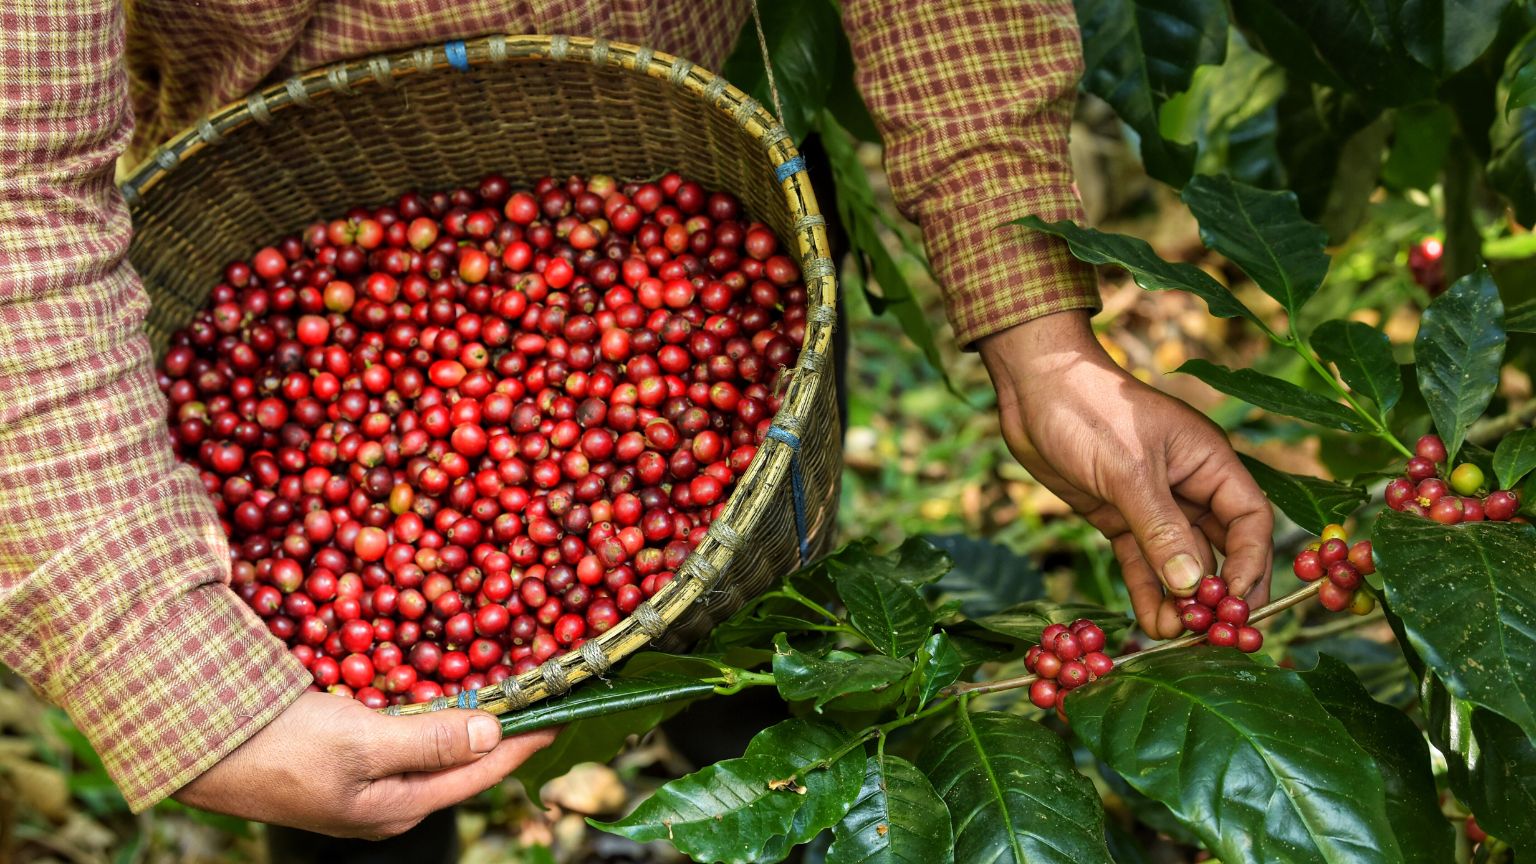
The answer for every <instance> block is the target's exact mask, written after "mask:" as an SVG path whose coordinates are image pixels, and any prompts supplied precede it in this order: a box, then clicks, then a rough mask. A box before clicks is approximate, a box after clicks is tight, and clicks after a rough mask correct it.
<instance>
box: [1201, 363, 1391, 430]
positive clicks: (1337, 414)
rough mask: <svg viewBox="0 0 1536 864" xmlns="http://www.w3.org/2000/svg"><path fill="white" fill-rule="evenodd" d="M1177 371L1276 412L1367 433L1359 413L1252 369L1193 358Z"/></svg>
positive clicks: (1335, 427)
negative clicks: (1220, 364)
mask: <svg viewBox="0 0 1536 864" xmlns="http://www.w3.org/2000/svg"><path fill="white" fill-rule="evenodd" d="M1175 371H1178V372H1182V373H1184V374H1186V375H1193V376H1195V377H1196V378H1199V379H1200V380H1201V381H1204V382H1205V383H1207V384H1209V385H1211V386H1212V387H1214V388H1216V389H1217V390H1220V391H1221V392H1223V393H1225V394H1227V395H1228V396H1233V397H1236V398H1238V399H1241V400H1243V401H1244V402H1247V403H1248V404H1249V405H1254V406H1256V407H1259V408H1263V409H1264V410H1266V411H1272V412H1274V413H1276V414H1284V415H1286V416H1288V417H1296V418H1299V419H1302V420H1308V421H1310V422H1313V423H1316V424H1317V425H1319V426H1327V427H1328V428H1330V429H1343V430H1345V431H1346V432H1363V431H1365V428H1366V427H1365V422H1364V421H1363V420H1361V419H1360V418H1359V417H1357V416H1355V412H1353V411H1351V410H1349V409H1348V408H1346V407H1344V406H1343V405H1340V404H1339V403H1337V402H1335V401H1333V400H1332V399H1329V398H1327V397H1326V396H1319V395H1317V394H1316V393H1313V392H1312V391H1310V390H1303V389H1302V388H1300V387H1298V386H1296V385H1295V384H1292V383H1291V382H1289V381H1283V380H1281V379H1279V378H1274V377H1271V376H1269V375H1265V374H1264V373H1262V372H1255V371H1254V370H1252V369H1228V368H1227V367H1225V366H1217V365H1216V364H1215V363H1212V362H1210V361H1208V360H1189V361H1186V362H1185V363H1184V365H1183V366H1180V367H1179V368H1178V369H1177V370H1175Z"/></svg>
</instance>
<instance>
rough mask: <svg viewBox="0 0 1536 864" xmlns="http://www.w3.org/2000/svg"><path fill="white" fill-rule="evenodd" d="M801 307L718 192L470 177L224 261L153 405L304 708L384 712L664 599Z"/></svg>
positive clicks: (760, 405) (689, 186) (800, 323)
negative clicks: (346, 706)
mask: <svg viewBox="0 0 1536 864" xmlns="http://www.w3.org/2000/svg"><path fill="white" fill-rule="evenodd" d="M805 312H806V289H805V287H804V285H803V284H802V283H801V281H800V273H799V270H798V268H797V267H796V265H795V263H794V261H792V260H791V259H790V258H789V257H788V256H786V255H785V254H783V253H781V251H780V250H779V248H778V240H777V239H776V238H775V236H774V234H773V233H772V231H770V230H769V229H768V228H767V227H765V226H764V225H762V224H760V223H757V222H752V221H750V220H748V219H747V217H746V216H745V215H744V214H743V212H742V208H741V205H740V203H739V202H738V201H737V200H736V199H735V198H733V197H731V196H729V195H726V194H722V193H709V192H706V191H705V190H704V189H703V188H701V187H700V185H699V184H698V183H696V182H693V181H690V180H686V179H684V178H683V177H680V176H678V175H677V174H668V175H666V176H664V177H662V178H661V179H659V180H658V181H656V182H643V183H620V182H617V181H616V180H614V179H613V178H611V177H604V176H593V177H590V178H586V179H583V178H579V177H572V178H570V179H568V180H564V181H558V180H555V179H553V178H547V177H546V178H544V179H542V180H539V181H538V182H537V183H536V184H535V185H534V186H533V187H532V189H524V190H517V189H514V188H513V186H512V184H511V183H510V182H509V181H508V180H507V179H506V178H503V177H500V176H490V177H486V178H485V179H484V180H482V181H481V182H480V183H479V185H478V187H476V188H461V189H456V190H453V191H451V192H435V193H426V194H417V193H410V194H406V195H404V196H402V197H401V198H400V199H399V200H398V201H396V202H394V203H393V204H389V205H387V206H383V207H377V208H372V209H367V208H356V209H353V210H351V211H349V212H347V213H346V214H345V216H344V217H342V218H339V219H336V220H334V221H330V222H319V223H315V224H314V225H312V226H310V227H309V228H308V229H306V230H305V231H304V232H303V234H302V236H299V237H287V238H284V239H282V240H281V241H280V242H278V243H276V244H275V245H273V246H268V247H265V248H262V249H260V250H258V251H256V252H255V254H254V255H253V256H252V257H251V258H250V260H248V261H244V260H242V261H235V262H233V263H231V264H229V265H228V267H226V268H225V271H224V274H223V279H222V280H221V281H220V282H219V283H218V284H217V285H216V286H215V287H214V288H213V290H212V292H211V294H210V297H209V301H208V305H207V308H205V309H203V310H202V311H201V312H199V313H198V314H197V315H196V317H195V318H194V319H193V320H192V322H191V323H190V324H189V325H188V326H187V327H186V328H185V329H183V330H182V331H180V332H179V333H177V334H176V335H175V336H174V337H173V339H172V340H171V344H170V348H169V350H168V351H167V352H166V355H165V358H164V361H163V363H162V364H161V366H160V373H159V383H160V386H161V388H162V390H163V391H164V392H165V394H166V396H167V397H168V399H169V403H170V416H169V425H170V436H171V439H172V441H173V443H174V445H175V448H176V451H177V453H178V454H179V456H180V458H181V459H183V460H184V461H186V462H188V463H190V464H192V465H194V466H196V467H197V469H198V470H199V471H200V472H201V476H202V479H203V483H204V486H205V487H206V488H207V491H208V494H209V495H210V496H212V498H213V502H214V506H215V508H216V509H217V511H218V514H219V516H220V518H221V519H222V520H223V526H224V529H225V531H226V532H227V534H228V537H229V542H230V549H231V552H232V557H233V570H232V573H233V575H232V585H233V588H234V589H235V590H236V591H237V592H238V593H239V595H240V597H242V598H244V600H245V601H246V602H247V603H249V604H250V606H251V607H252V608H253V609H254V610H255V611H256V613H257V614H258V615H260V616H261V617H262V618H263V619H264V620H265V621H266V623H267V626H268V628H269V629H270V630H271V632H272V633H273V634H275V635H276V636H278V637H279V638H281V639H283V640H285V641H286V642H287V644H288V645H289V646H291V650H292V652H293V654H294V655H295V656H297V657H298V658H299V659H300V660H301V661H302V662H303V663H304V665H305V666H306V667H307V668H308V669H309V671H310V673H311V674H312V675H313V677H314V684H315V686H316V687H317V688H324V689H328V690H331V691H333V692H337V693H342V694H347V695H352V696H355V697H356V698H358V699H359V700H361V701H363V702H364V703H366V704H368V705H370V706H373V707H383V706H384V705H387V704H389V703H391V702H393V703H401V702H407V701H409V702H421V701H425V700H428V699H432V698H434V697H438V696H452V695H455V694H457V693H458V692H460V691H461V690H465V689H471V688H479V687H483V686H486V685H488V684H494V683H497V682H499V681H501V680H504V679H505V678H506V677H507V676H509V675H514V674H520V673H523V672H526V671H529V670H531V669H533V668H534V667H535V666H536V665H538V664H539V663H542V662H544V661H546V660H548V659H550V658H551V657H555V656H556V655H559V654H561V653H564V652H567V651H571V650H575V649H577V648H579V647H580V646H581V645H582V644H583V642H584V641H585V640H587V639H590V638H593V637H595V636H597V635H599V634H601V633H604V632H605V631H607V630H609V629H610V628H612V627H613V626H614V625H615V624H617V623H618V622H619V621H620V620H621V619H622V618H624V617H625V616H626V615H628V614H629V613H631V612H632V611H633V610H634V609H635V608H636V607H637V606H638V605H639V604H640V603H641V602H643V601H644V600H645V599H646V598H647V597H650V596H652V595H654V594H655V593H656V592H657V591H659V590H660V589H661V588H662V587H663V586H664V585H666V584H667V582H668V581H669V580H670V579H671V578H672V575H673V573H674V572H675V570H676V568H677V567H678V566H679V565H680V564H681V563H682V561H683V559H684V557H685V556H687V555H688V553H689V551H690V550H692V549H693V548H694V546H695V545H696V544H697V543H698V542H699V540H700V539H701V538H702V536H703V534H704V532H705V530H706V529H707V528H708V527H709V525H710V523H711V521H712V520H713V519H715V518H717V517H718V515H719V513H720V511H721V508H723V507H724V502H725V500H726V498H727V496H729V495H730V492H731V489H732V487H733V484H734V483H735V482H736V480H737V478H739V477H740V476H741V474H742V473H743V472H744V471H745V470H746V469H747V466H748V464H749V463H751V461H752V459H753V456H754V455H755V453H756V449H757V446H758V445H759V443H760V442H761V441H762V439H763V437H764V435H765V434H766V432H767V430H768V427H769V425H770V424H771V422H772V417H773V415H774V413H775V412H776V411H777V410H778V408H779V405H780V399H781V395H780V392H779V384H780V381H781V377H782V376H783V375H784V372H785V370H786V369H787V368H788V367H790V366H792V365H793V364H794V362H795V358H796V357H797V355H798V353H799V350H800V346H801V344H802V342H803V341H804V338H805Z"/></svg>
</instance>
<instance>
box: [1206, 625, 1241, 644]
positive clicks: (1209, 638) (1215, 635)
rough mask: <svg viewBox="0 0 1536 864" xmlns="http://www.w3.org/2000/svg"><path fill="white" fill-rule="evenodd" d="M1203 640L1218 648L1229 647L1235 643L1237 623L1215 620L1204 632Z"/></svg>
mask: <svg viewBox="0 0 1536 864" xmlns="http://www.w3.org/2000/svg"><path fill="white" fill-rule="evenodd" d="M1205 641H1206V642H1208V643H1210V644H1211V645H1215V646H1216V647H1218V648H1231V647H1233V646H1235V645H1236V644H1237V625H1233V624H1228V623H1227V622H1225V621H1217V622H1216V623H1215V624H1212V625H1211V629H1210V630H1209V631H1207V632H1206V634H1205Z"/></svg>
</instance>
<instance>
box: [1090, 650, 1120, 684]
mask: <svg viewBox="0 0 1536 864" xmlns="http://www.w3.org/2000/svg"><path fill="white" fill-rule="evenodd" d="M1083 665H1084V666H1087V667H1088V671H1089V672H1090V673H1092V674H1093V677H1095V678H1102V677H1104V676H1105V675H1108V674H1109V673H1110V670H1112V669H1114V668H1115V661H1114V660H1112V659H1111V658H1110V656H1109V655H1108V654H1105V653H1103V652H1102V651H1093V652H1090V653H1088V654H1085V655H1083Z"/></svg>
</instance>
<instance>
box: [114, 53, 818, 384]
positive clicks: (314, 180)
mask: <svg viewBox="0 0 1536 864" xmlns="http://www.w3.org/2000/svg"><path fill="white" fill-rule="evenodd" d="M322 83H323V82H322ZM312 89H317V88H312ZM349 89H350V90H351V93H350V95H345V94H336V93H332V92H330V91H329V90H324V91H323V92H316V93H314V94H313V95H306V97H305V100H300V101H298V102H296V103H295V104H292V105H289V106H287V107H285V108H284V109H283V110H281V111H273V112H272V113H271V115H270V118H271V122H268V123H261V122H256V121H255V120H250V119H247V120H245V122H243V123H242V124H240V125H236V126H234V127H233V128H230V129H229V130H228V131H225V132H224V133H223V140H221V141H219V142H218V143H217V145H216V146H213V147H211V148H210V149H209V150H208V151H207V152H200V153H196V158H188V159H187V160H186V162H185V164H181V165H178V166H176V170H174V171H167V172H165V173H164V174H163V175H161V176H159V177H158V178H157V179H156V182H154V183H153V184H152V185H149V186H148V187H147V188H145V189H144V190H143V191H142V193H141V195H140V200H139V202H138V204H137V206H136V207H135V208H134V211H133V212H134V227H135V236H134V241H133V244H132V246H131V248H130V252H129V254H130V257H131V259H132V261H133V263H134V265H135V267H136V268H137V269H138V271H139V273H140V275H141V277H142V278H143V280H144V282H145V284H146V287H147V288H148V289H149V291H150V294H151V296H152V298H153V300H154V302H153V303H152V311H151V312H150V316H149V326H148V330H149V336H150V340H151V342H152V344H153V345H154V348H155V351H156V354H157V355H158V354H159V353H160V352H163V351H164V349H165V346H166V342H167V339H168V338H169V336H170V334H171V333H173V332H174V331H175V330H177V329H179V328H180V327H182V326H184V325H185V324H186V323H187V322H188V321H190V320H191V318H192V316H193V315H194V314H195V313H196V311H197V310H198V309H199V308H201V307H202V305H203V303H204V301H205V300H206V298H207V296H208V293H209V291H210V290H211V289H212V287H213V285H214V283H215V282H216V281H217V279H218V274H219V273H221V272H222V270H223V267H224V265H225V264H227V263H228V262H229V261H231V260H234V259H236V258H246V257H249V256H250V254H251V253H252V252H254V251H255V249H257V248H259V247H260V246H261V245H264V244H266V243H269V242H273V241H275V240H276V238H278V237H280V236H283V235H285V234H290V233H294V232H297V231H299V230H301V229H302V228H303V227H304V226H305V225H307V224H309V223H310V222H313V221H315V220H316V219H321V218H325V219H330V218H336V217H338V216H340V215H341V214H343V213H344V212H345V211H346V210H347V209H349V208H351V207H354V206H358V205H364V206H377V205H379V204H383V203H386V202H389V201H392V200H393V199H394V198H396V197H397V196H399V195H400V194H401V193H403V192H407V191H411V190H420V191H432V190H438V189H451V188H453V187H455V186H458V185H464V184H473V183H475V182H477V181H478V180H479V179H480V177H482V176H484V175H486V174H489V173H493V172H495V173H500V174H503V175H505V176H506V177H507V178H509V179H510V180H511V181H512V183H513V184H514V186H524V185H528V184H531V183H532V181H534V180H536V179H537V178H539V177H541V176H545V175H552V176H555V177H562V178H563V177H566V176H569V175H571V174H581V175H591V174H596V173H601V174H609V175H613V176H615V177H617V178H619V179H620V180H630V179H644V178H653V177H656V176H658V175H660V174H662V173H663V172H665V171H669V170H677V171H680V172H682V173H683V174H684V175H685V176H688V177H691V178H693V179H696V180H698V181H699V182H700V183H701V184H703V185H704V187H705V188H706V189H711V190H721V191H726V192H730V193H732V194H734V195H736V196H737V197H738V198H740V199H741V200H742V202H743V204H744V205H745V207H746V209H747V211H748V213H750V214H751V215H752V216H753V217H755V218H758V219H761V220H763V221H764V222H766V223H768V224H769V225H770V226H771V227H772V228H773V229H774V231H775V232H776V233H778V234H779V236H780V237H783V238H786V239H789V238H790V237H791V230H792V228H793V225H792V218H791V214H790V212H789V206H788V204H787V203H786V199H785V197H784V195H783V194H782V190H781V187H780V184H779V183H778V182H776V180H775V178H774V176H773V171H772V166H771V165H770V164H769V160H768V159H767V157H766V154H765V152H764V148H763V144H762V142H761V141H757V140H754V139H753V138H752V137H751V136H750V135H749V134H748V133H747V132H746V131H745V130H744V129H743V128H742V127H741V126H739V125H737V124H736V123H734V122H732V120H731V118H730V117H729V116H728V115H726V114H725V113H723V112H721V111H719V110H712V109H711V107H710V106H709V105H708V104H707V103H705V102H704V101H703V100H702V99H699V98H697V97H696V96H690V95H689V94H687V93H685V92H684V91H682V90H680V89H679V88H677V87H676V86H674V85H673V84H672V83H671V82H669V81H668V80H666V79H662V78H655V77H650V76H647V75H643V74H637V73H635V72H633V71H628V70H625V69H621V68H616V67H612V66H606V65H605V66H599V65H595V64H592V63H578V62H555V61H550V60H539V59H526V58H525V59H520V60H518V61H517V62H508V63H501V64H497V65H494V66H477V67H475V68H473V69H472V70H471V71H469V72H462V73H461V72H455V71H433V72H428V73H424V74H408V75H403V76H401V77H398V78H396V79H394V81H393V83H392V86H389V87H385V86H381V85H379V84H377V83H374V82H373V81H362V82H360V83H358V84H354V85H352V86H351V87H350V88H349ZM306 100H307V101H308V103H309V104H307V105H306V104H303V102H304V101H306ZM791 248H794V244H793V243H792V242H791Z"/></svg>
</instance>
